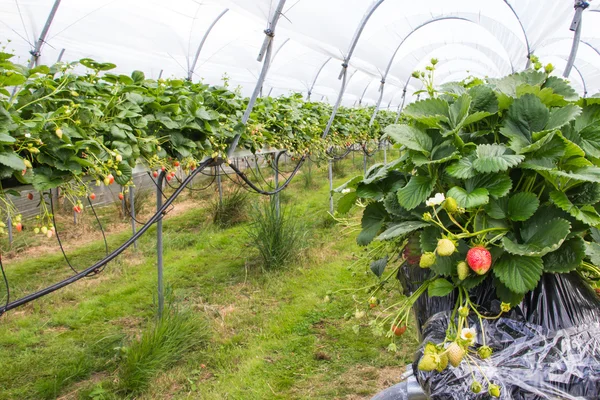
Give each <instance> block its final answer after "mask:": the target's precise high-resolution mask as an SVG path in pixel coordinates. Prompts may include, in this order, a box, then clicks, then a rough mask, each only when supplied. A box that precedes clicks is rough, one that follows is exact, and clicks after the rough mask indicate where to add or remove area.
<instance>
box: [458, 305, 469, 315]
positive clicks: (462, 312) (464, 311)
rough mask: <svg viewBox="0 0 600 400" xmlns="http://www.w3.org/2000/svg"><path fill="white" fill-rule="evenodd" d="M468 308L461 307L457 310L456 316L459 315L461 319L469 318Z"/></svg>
mask: <svg viewBox="0 0 600 400" xmlns="http://www.w3.org/2000/svg"><path fill="white" fill-rule="evenodd" d="M469 312H470V310H469V307H468V306H462V307H460V308H459V309H458V315H460V316H461V317H463V318H467V317H468V316H469Z"/></svg>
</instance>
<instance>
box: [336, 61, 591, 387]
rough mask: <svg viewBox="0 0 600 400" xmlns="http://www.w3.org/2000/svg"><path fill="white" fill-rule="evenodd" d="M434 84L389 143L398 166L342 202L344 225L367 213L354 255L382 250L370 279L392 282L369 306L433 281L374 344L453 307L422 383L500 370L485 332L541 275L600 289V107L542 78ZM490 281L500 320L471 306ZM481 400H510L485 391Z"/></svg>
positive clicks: (380, 324)
mask: <svg viewBox="0 0 600 400" xmlns="http://www.w3.org/2000/svg"><path fill="white" fill-rule="evenodd" d="M434 70H435V63H432V64H431V65H430V66H429V67H428V68H427V72H426V73H423V74H422V73H416V74H415V77H420V78H421V79H423V80H424V86H425V87H426V88H427V90H426V93H427V94H428V95H429V98H428V99H425V100H422V101H418V102H416V103H413V104H411V105H409V106H407V107H406V109H405V110H404V117H403V122H402V123H400V124H397V125H390V126H388V127H387V128H386V129H385V137H387V138H388V140H390V141H391V142H393V143H395V146H396V147H397V148H399V149H400V150H401V155H400V157H399V158H398V159H397V160H394V161H392V162H390V163H388V164H387V165H383V164H378V165H375V166H373V167H371V168H370V169H369V171H368V172H367V174H366V175H365V176H364V177H362V176H361V177H356V178H354V179H352V180H350V181H349V182H347V183H346V184H345V185H343V186H342V187H340V188H339V189H337V191H338V192H340V193H342V192H343V193H344V195H343V197H342V198H341V199H340V201H339V209H338V211H339V212H340V213H346V212H348V211H349V209H350V208H351V207H352V205H353V204H355V203H357V202H358V203H359V204H361V205H362V206H364V211H363V215H362V231H361V232H360V234H359V235H358V243H359V244H360V245H363V246H371V247H372V248H373V249H372V250H371V251H370V252H369V254H372V255H373V256H374V257H375V258H376V260H375V261H374V262H373V263H372V264H371V267H372V270H373V272H375V273H376V275H377V276H378V277H380V278H382V280H381V281H380V283H379V284H378V285H377V286H376V289H375V291H374V292H373V293H370V294H369V297H370V296H375V295H376V294H377V293H378V292H380V291H381V290H382V288H383V286H384V285H385V283H387V282H389V281H390V280H391V278H393V277H395V276H396V274H397V272H398V270H399V269H400V268H401V267H404V268H413V269H414V268H416V269H419V268H421V269H423V270H424V271H428V275H427V276H428V277H427V279H425V281H424V282H423V284H422V285H421V286H420V288H419V289H417V290H416V291H414V293H412V294H411V295H410V296H409V297H407V298H404V299H402V300H401V301H400V302H399V303H398V304H395V305H386V307H387V308H386V310H387V311H388V312H385V313H378V314H377V316H376V318H374V319H373V320H372V321H371V325H372V327H373V328H374V331H375V332H377V333H379V334H382V333H385V332H387V335H388V336H389V337H390V338H392V340H393V338H394V336H395V332H396V327H397V326H402V325H406V324H407V322H408V318H409V312H410V310H411V308H412V306H413V305H414V304H415V302H416V301H417V300H418V299H419V298H420V297H421V296H428V297H445V296H447V295H450V294H454V295H455V298H456V304H455V305H454V308H453V313H452V318H451V322H450V325H449V327H448V330H447V333H446V340H445V341H444V342H443V343H430V344H429V345H427V347H426V348H425V354H424V356H423V358H421V361H420V363H419V368H420V369H421V370H423V371H443V370H445V369H446V368H448V364H450V365H451V366H458V365H459V364H460V363H461V362H464V361H466V362H468V363H470V364H471V365H473V364H477V363H478V362H479V360H481V359H486V358H488V357H490V355H491V354H492V349H491V348H490V347H489V346H486V345H485V343H486V337H485V332H484V330H483V324H482V320H483V319H494V318H498V317H500V315H501V314H502V313H503V312H508V311H509V310H510V309H511V307H514V306H516V305H518V304H519V303H520V302H521V301H522V299H523V298H524V296H525V295H526V294H527V293H528V292H530V291H532V290H534V289H535V288H536V287H537V285H538V282H539V281H540V279H541V278H542V275H543V274H556V273H558V274H567V273H578V274H579V275H581V277H583V280H582V282H583V283H582V284H586V285H587V284H588V283H590V284H592V285H595V282H598V279H599V278H600V268H598V266H599V265H600V231H598V229H597V227H598V226H600V214H599V212H598V210H599V209H600V203H599V202H600V136H598V134H597V132H598V125H599V124H600V98H587V99H581V98H579V97H578V95H577V94H576V92H575V90H573V89H572V88H571V87H570V86H569V84H568V82H566V81H564V80H562V79H560V78H557V77H554V76H550V75H549V72H551V71H552V68H551V67H547V68H545V69H542V68H541V65H537V66H535V69H533V70H528V71H525V72H522V73H518V74H514V75H510V76H508V77H506V78H503V79H489V80H487V81H485V82H484V81H481V80H476V81H474V80H470V81H463V82H458V83H452V84H446V85H442V86H441V87H435V88H434V87H433V83H432V79H433V76H434ZM392 260H399V261H398V263H396V264H395V265H394V266H393V267H394V270H393V271H392V272H390V273H389V274H386V272H385V270H386V267H390V266H391V265H392ZM388 264H389V265H388ZM484 281H485V282H486V284H489V283H491V285H492V287H494V288H495V291H496V293H495V295H496V297H497V298H498V299H499V300H500V301H501V302H502V306H501V310H500V314H498V313H497V312H496V313H495V315H494V313H492V312H491V311H490V310H485V309H483V307H481V306H479V305H478V304H475V303H474V302H473V301H472V300H471V296H470V293H471V291H472V290H473V289H474V288H476V287H478V286H479V285H481V284H483V283H484ZM469 317H474V318H475V319H476V320H477V319H478V320H479V321H480V323H481V327H480V330H479V332H477V331H476V329H475V327H474V326H469ZM479 334H481V337H482V340H483V346H481V347H479V348H475V347H474V343H475V337H476V336H477V335H479ZM392 348H393V346H392ZM475 354H476V356H475ZM486 379H487V378H486ZM472 388H473V391H475V392H478V391H481V390H483V389H484V388H487V391H488V394H489V395H491V396H492V397H498V396H499V395H500V389H499V387H498V386H496V385H495V384H493V383H492V382H489V381H488V382H486V383H485V385H482V384H481V383H479V382H474V383H473V385H472Z"/></svg>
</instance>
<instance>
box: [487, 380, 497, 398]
mask: <svg viewBox="0 0 600 400" xmlns="http://www.w3.org/2000/svg"><path fill="white" fill-rule="evenodd" d="M488 393H489V395H490V396H492V397H500V386H498V385H494V384H493V383H492V384H491V385H490V386H489V387H488Z"/></svg>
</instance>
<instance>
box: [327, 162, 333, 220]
mask: <svg viewBox="0 0 600 400" xmlns="http://www.w3.org/2000/svg"><path fill="white" fill-rule="evenodd" d="M327 174H328V177H329V212H330V213H331V214H332V215H333V160H332V159H329V162H328V168H327Z"/></svg>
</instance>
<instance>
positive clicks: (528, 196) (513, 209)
mask: <svg viewBox="0 0 600 400" xmlns="http://www.w3.org/2000/svg"><path fill="white" fill-rule="evenodd" d="M539 206H540V201H539V199H538V198H537V196H536V195H535V194H533V193H529V192H519V193H517V194H515V195H514V196H511V198H510V200H509V201H508V208H507V210H508V218H509V219H510V220H511V221H527V220H528V219H529V218H531V217H532V216H533V214H535V212H536V211H537V209H538V207H539Z"/></svg>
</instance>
